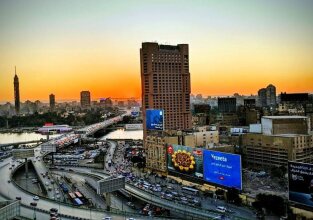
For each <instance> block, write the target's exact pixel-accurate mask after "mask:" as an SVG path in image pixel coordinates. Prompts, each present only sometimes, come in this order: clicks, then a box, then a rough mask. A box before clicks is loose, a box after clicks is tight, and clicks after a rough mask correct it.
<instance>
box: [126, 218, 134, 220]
mask: <svg viewBox="0 0 313 220" xmlns="http://www.w3.org/2000/svg"><path fill="white" fill-rule="evenodd" d="M126 220H136V219H135V218H127V219H126Z"/></svg>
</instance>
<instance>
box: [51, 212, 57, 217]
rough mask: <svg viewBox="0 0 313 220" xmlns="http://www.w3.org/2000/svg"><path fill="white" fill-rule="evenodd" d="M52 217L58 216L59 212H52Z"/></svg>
mask: <svg viewBox="0 0 313 220" xmlns="http://www.w3.org/2000/svg"><path fill="white" fill-rule="evenodd" d="M50 217H58V213H57V212H50Z"/></svg>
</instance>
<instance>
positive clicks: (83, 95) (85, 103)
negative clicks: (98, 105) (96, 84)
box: [80, 91, 90, 108]
mask: <svg viewBox="0 0 313 220" xmlns="http://www.w3.org/2000/svg"><path fill="white" fill-rule="evenodd" d="M80 105H81V107H82V108H86V107H90V92H89V91H81V92H80Z"/></svg>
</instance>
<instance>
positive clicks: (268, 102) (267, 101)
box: [258, 84, 276, 107]
mask: <svg viewBox="0 0 313 220" xmlns="http://www.w3.org/2000/svg"><path fill="white" fill-rule="evenodd" d="M258 96H259V97H258V98H259V106H260V107H273V106H275V105H276V87H275V86H273V85H272V84H270V85H268V86H267V87H266V88H262V89H260V90H259V91H258Z"/></svg>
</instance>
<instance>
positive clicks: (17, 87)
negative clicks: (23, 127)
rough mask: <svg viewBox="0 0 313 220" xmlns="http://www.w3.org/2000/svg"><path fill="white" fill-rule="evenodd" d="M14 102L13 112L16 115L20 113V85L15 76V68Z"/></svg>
mask: <svg viewBox="0 0 313 220" xmlns="http://www.w3.org/2000/svg"><path fill="white" fill-rule="evenodd" d="M14 101H15V112H16V114H19V113H20V83H19V81H18V77H17V75H16V67H15V76H14Z"/></svg>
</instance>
